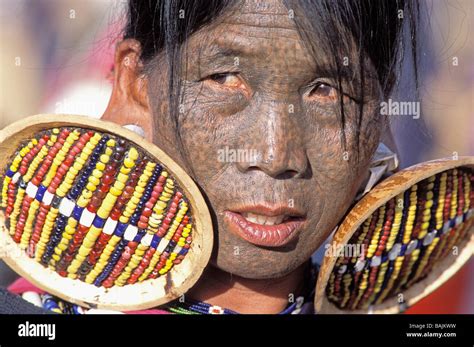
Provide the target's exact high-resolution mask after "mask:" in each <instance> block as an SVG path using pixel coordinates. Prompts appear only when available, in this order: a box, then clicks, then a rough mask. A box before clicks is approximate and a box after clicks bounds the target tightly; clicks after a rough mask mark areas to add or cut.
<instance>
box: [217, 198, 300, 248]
mask: <svg viewBox="0 0 474 347" xmlns="http://www.w3.org/2000/svg"><path fill="white" fill-rule="evenodd" d="M224 220H225V222H226V223H227V224H228V225H229V228H230V230H231V231H232V232H234V233H235V234H237V235H239V236H240V237H241V238H243V239H244V240H246V241H248V242H250V243H253V244H255V245H258V246H265V247H280V246H284V245H286V244H288V243H289V242H291V241H292V240H293V239H294V238H295V237H296V236H298V234H299V232H300V230H301V229H302V226H303V224H304V222H305V221H306V218H305V217H304V216H303V214H302V213H300V212H298V211H296V210H295V209H293V208H287V207H277V208H269V207H267V206H246V207H243V208H241V209H238V210H236V211H225V213H224Z"/></svg>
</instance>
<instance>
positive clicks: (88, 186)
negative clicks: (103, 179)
mask: <svg viewBox="0 0 474 347" xmlns="http://www.w3.org/2000/svg"><path fill="white" fill-rule="evenodd" d="M89 178H90V177H89ZM86 188H87V189H88V190H90V191H91V192H94V191H95V190H96V189H97V186H96V185H95V184H93V183H92V182H89V183H87V185H86Z"/></svg>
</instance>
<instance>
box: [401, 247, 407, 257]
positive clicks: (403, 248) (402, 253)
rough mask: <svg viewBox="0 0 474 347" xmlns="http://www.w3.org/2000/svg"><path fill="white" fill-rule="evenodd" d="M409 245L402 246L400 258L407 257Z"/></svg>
mask: <svg viewBox="0 0 474 347" xmlns="http://www.w3.org/2000/svg"><path fill="white" fill-rule="evenodd" d="M407 247H408V245H402V249H401V250H400V256H402V255H405V252H406V250H407Z"/></svg>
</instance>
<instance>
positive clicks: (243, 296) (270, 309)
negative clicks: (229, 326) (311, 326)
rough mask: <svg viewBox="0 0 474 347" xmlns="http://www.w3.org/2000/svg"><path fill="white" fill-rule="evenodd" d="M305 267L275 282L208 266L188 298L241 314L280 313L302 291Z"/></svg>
mask: <svg viewBox="0 0 474 347" xmlns="http://www.w3.org/2000/svg"><path fill="white" fill-rule="evenodd" d="M306 265H307V264H303V265H301V266H300V267H299V268H297V269H296V270H294V271H293V272H291V273H290V274H288V275H286V276H284V277H281V278H276V279H248V278H242V277H239V276H235V275H232V274H230V273H227V272H224V271H222V270H219V269H217V268H215V267H214V266H209V267H208V268H207V269H206V271H205V272H204V274H203V276H202V277H201V279H200V280H199V282H198V284H197V285H196V286H195V287H194V288H192V289H191V290H190V291H189V293H188V294H187V295H189V297H190V298H192V299H194V300H199V301H204V302H207V303H209V304H211V305H217V306H220V307H224V308H227V309H230V310H233V311H236V312H239V313H268V314H274V313H279V312H281V311H282V310H284V309H285V307H286V306H288V303H289V299H290V298H291V297H293V298H294V299H296V297H297V296H298V295H299V294H300V293H301V292H302V291H303V286H304V283H303V282H304V271H305V269H306Z"/></svg>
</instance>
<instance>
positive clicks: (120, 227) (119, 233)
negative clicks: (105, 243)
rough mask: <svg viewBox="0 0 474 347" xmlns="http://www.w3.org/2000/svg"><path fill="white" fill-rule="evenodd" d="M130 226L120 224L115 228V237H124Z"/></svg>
mask: <svg viewBox="0 0 474 347" xmlns="http://www.w3.org/2000/svg"><path fill="white" fill-rule="evenodd" d="M127 226H128V224H123V223H120V222H118V224H117V227H116V228H115V232H114V235H116V236H119V237H122V236H123V234H124V233H125V229H127Z"/></svg>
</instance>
